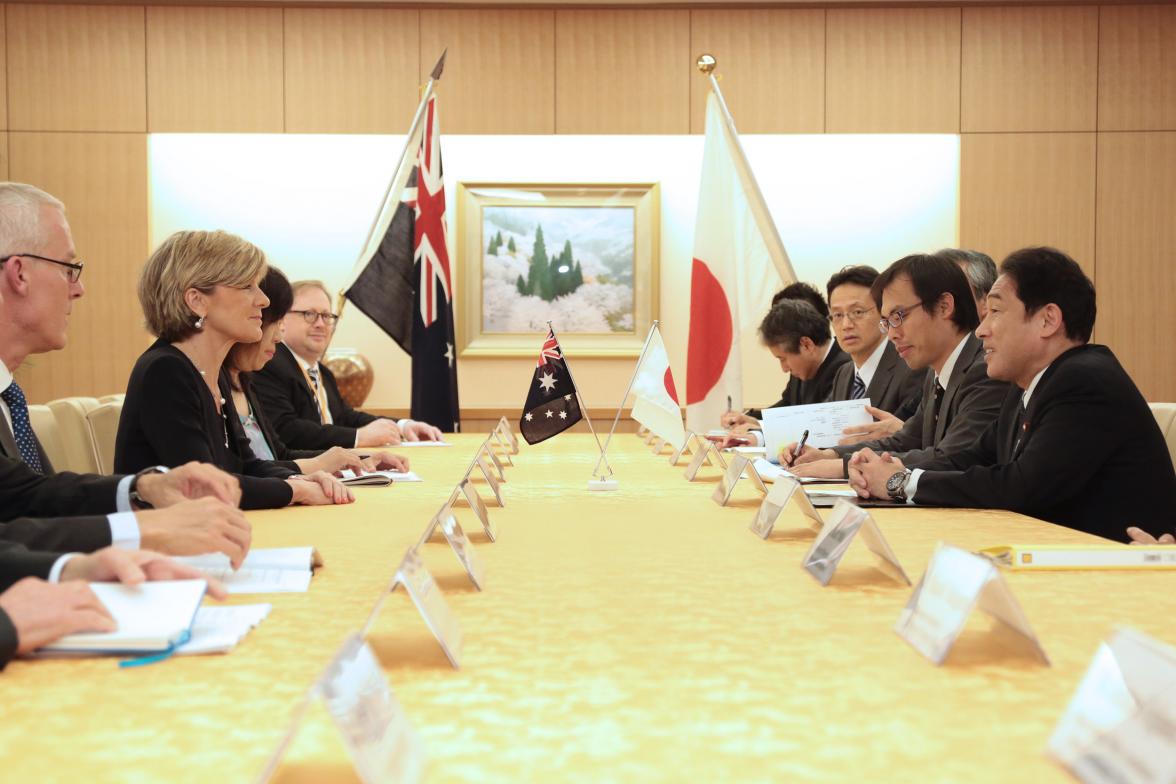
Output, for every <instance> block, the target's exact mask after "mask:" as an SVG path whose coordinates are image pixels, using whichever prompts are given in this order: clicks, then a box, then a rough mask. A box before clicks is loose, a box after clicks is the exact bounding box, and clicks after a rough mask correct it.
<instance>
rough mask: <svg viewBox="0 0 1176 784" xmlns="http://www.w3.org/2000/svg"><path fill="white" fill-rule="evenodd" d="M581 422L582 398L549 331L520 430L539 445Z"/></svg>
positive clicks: (529, 439) (524, 408) (520, 422)
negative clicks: (577, 392)
mask: <svg viewBox="0 0 1176 784" xmlns="http://www.w3.org/2000/svg"><path fill="white" fill-rule="evenodd" d="M581 419H583V416H582V415H581V413H580V398H579V395H577V394H576V387H575V385H574V384H572V377H571V375H570V374H569V373H568V368H567V364H566V361H565V360H564V357H563V352H562V351H561V350H560V348H559V341H558V340H556V339H555V332H554V331H553V330H551V329H548V330H547V340H545V341H543V350H542V351H540V352H539V362H538V363H536V365H535V377H534V378H533V379H532V380H531V388H530V389H529V390H527V402H526V403H525V404H524V405H523V417H522V419H520V420H519V430H520V432H522V434H523V438H525V439H526V440H527V443H528V444H538V443H539V442H540V441H546V440H547V439H549V438H551V437H552V436H554V435H558V434H560V433H562V432H563V431H565V430H567V429H568V428H569V427H571V426H572V425H574V424H576V423H577V422H579V421H580V420H581Z"/></svg>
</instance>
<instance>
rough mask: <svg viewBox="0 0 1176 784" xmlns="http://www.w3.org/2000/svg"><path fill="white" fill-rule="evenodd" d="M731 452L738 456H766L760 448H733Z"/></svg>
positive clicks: (762, 448)
mask: <svg viewBox="0 0 1176 784" xmlns="http://www.w3.org/2000/svg"><path fill="white" fill-rule="evenodd" d="M731 451H732V452H735V453H736V454H740V455H763V454H766V452H765V449H764V447H762V446H733V447H731Z"/></svg>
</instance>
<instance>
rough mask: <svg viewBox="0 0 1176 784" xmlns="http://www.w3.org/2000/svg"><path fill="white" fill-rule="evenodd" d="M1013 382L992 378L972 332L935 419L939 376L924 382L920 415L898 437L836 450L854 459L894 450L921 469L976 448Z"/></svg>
mask: <svg viewBox="0 0 1176 784" xmlns="http://www.w3.org/2000/svg"><path fill="white" fill-rule="evenodd" d="M1010 386H1011V385H1010V384H1009V383H1008V382H1005V381H996V380H995V379H991V378H989V377H988V365H987V363H986V362H985V361H984V346H983V344H981V342H980V340H979V338H977V337H976V336H975V335H973V334H969V335H968V338H967V342H965V343H964V348H963V350H962V351H961V352H960V356H959V359H957V360H956V364H955V367H954V368H953V369H952V371H951V378H949V379H948V380H947V389H945V390H944V393H943V402H942V403H941V404H940V414H939V419H938V421H936V418H935V374H934V373H933V372H931V371H930V370H929V371H928V372H927V376H926V378H925V379H924V380H923V400H922V402H920V403H919V408H918V410H916V411H915V415H914V416H912V417H911V418H910V419H908V420H907V421H906V424H905V425H903V426H902V429H901V430H899V431H898V432H897V433H895V434H894V435H892V436H890V437H889V438H883V439H881V440H878V441H864V442H862V443H860V444H852V445H850V446H835V447H833V450H834V451H835V452H836V453H837V454H838V455H840V456H841V457H842V458H845V459H848V458H849V456H850V455H852V454H853V453H854V452H856V451H857V450H859V449H864V448H867V447H868V448H870V449H873V450H874V451H875V452H890V453H891V454H893V455H895V456H896V457H898V458H899V459H900V460H902V462H903V465H905V466H906V467H907V468H919V467H921V466H922V465H923V464H924V463H929V462H931V461H933V460H938V459H941V458H942V457H944V456H945V455H949V454H951V453H953V452H958V451H960V450H963V449H966V448H967V447H970V446H971V445H972V443H973V442H974V441H976V440H977V439H978V438H979V437H980V436H981V434H983V433H984V431H985V430H986V429H987V428H988V426H989V425H991V424H992V422H994V421H995V420H996V418H997V416H998V415H999V414H1000V407H1001V403H1003V402H1004V398H1005V395H1007V394H1008V391H1009V387H1010Z"/></svg>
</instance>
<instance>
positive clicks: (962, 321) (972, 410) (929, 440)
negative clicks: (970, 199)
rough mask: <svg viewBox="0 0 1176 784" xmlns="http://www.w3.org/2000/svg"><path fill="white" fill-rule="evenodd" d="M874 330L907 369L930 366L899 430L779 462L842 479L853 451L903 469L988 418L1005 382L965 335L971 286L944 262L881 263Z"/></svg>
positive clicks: (949, 446) (963, 444) (972, 309)
mask: <svg viewBox="0 0 1176 784" xmlns="http://www.w3.org/2000/svg"><path fill="white" fill-rule="evenodd" d="M870 291H871V294H872V295H873V298H874V302H875V304H876V305H877V306H878V310H879V313H880V314H881V318H880V319H879V320H878V329H879V330H880V331H881V332H882V333H883V334H885V335H886V336H887V338H888V339H889V340H890V341H891V342H892V343H893V344H894V347H895V349H896V350H897V351H898V355H899V356H900V357H902V359H903V361H905V362H906V363H907V365H908V366H909V367H910V368H911V369H912V370H919V369H922V368H930V369H931V372H930V373H928V374H927V376H926V378H925V379H924V381H923V399H922V402H920V404H919V407H918V409H916V411H915V413H914V415H913V416H911V417H910V419H908V420H907V421H906V423H905V424H904V425H903V426H902V428H901V429H900V430H899V431H898V432H897V433H895V434H894V435H892V436H889V437H887V438H883V439H879V440H874V441H864V442H861V443H858V444H853V445H850V446H837V447H833V448H832V449H814V448H813V447H806V448H805V450H804V452H803V453H802V454H801V455H800V457H799V458H796V459H795V461H793V458H792V454H793V450H794V448H795V445H792V444H790V445H788V446H787V447H786V448H785V450H784V452H783V453H782V455H781V458H780V459H781V462H782V463H784V464H792V463H793V462H795V470H796V472H797V473H799V474H801V475H803V476H824V477H844V476H846V465H845V464H846V462H847V461H848V460H849V457H850V456H851V455H852V454H853V453H854V452H856V451H858V450H859V449H863V448H870V449H872V450H874V451H875V452H889V453H891V454H896V455H899V456H901V459H902V461H903V463H904V464H905V465H907V466H912V467H918V466H919V465H920V464H922V463H923V462H929V461H931V460H934V459H937V458H941V457H943V455H945V454H949V453H951V452H953V451H959V450H962V449H965V448H967V447H968V446H970V445H971V444H972V442H974V441H975V440H976V438H977V437H979V435H980V434H981V433H983V432H984V430H985V429H986V428H987V427H988V426H989V424H991V423H992V422H993V420H995V419H996V417H997V415H998V414H999V413H1000V406H1001V403H1002V402H1003V400H1004V397H1005V395H1006V394H1007V392H1008V388H1009V385H1008V384H1007V383H1006V382H1004V381H998V380H996V379H991V378H989V377H988V372H987V365H986V364H985V362H984V347H983V346H982V345H981V343H980V341H979V339H977V338H976V336H975V335H973V334H972V331H973V330H975V329H976V326H977V325H978V324H979V323H980V318H979V315H978V314H977V312H976V301H975V299H974V298H973V296H972V289H971V285H970V284H969V283H968V279H967V277H966V276H965V275H964V273H963V271H962V270H960V268H959V267H958V266H957V265H956V264H954V263H952V262H951V261H948V260H947V259H943V258H937V257H935V256H928V255H925V254H916V255H912V256H907V257H905V258H902V259H899V260H898V261H896V262H894V263H893V264H891V265H890V266H889V267H887V268H886V269H885V270H884V271H883V272H882V274H880V275H879V276H878V278H877V280H875V281H874V284H873V286H872V287H871V289H870Z"/></svg>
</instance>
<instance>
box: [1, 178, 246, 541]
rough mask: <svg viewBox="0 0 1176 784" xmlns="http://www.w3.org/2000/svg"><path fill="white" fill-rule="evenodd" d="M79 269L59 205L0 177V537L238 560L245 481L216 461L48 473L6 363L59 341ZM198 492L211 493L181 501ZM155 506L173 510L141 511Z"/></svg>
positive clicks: (78, 286)
mask: <svg viewBox="0 0 1176 784" xmlns="http://www.w3.org/2000/svg"><path fill="white" fill-rule="evenodd" d="M82 266H83V265H82V263H81V262H80V261H78V260H77V253H76V251H75V249H74V243H73V236H72V234H71V232H70V228H69V223H68V221H67V220H66V218H65V208H64V206H63V205H62V204H61V202H60V201H58V200H57V199H55V198H54V197H52V196H50V195H49V194H47V193H45V192H44V191H41V190H39V189H37V188H34V187H32V186H31V185H24V184H22V183H11V182H9V183H0V540H6V541H15V542H21V543H23V544H25V545H27V546H29V547H33V548H38V549H61V548H68V549H71V550H84V551H89V550H95V549H98V548H100V547H104V546H107V545H111V544H117V545H119V546H121V547H125V548H129V549H134V548H138V547H140V546H147V547H151V548H153V549H158V550H163V551H166V552H170V553H173V554H176V555H182V554H195V553H203V552H214V551H223V552H226V553H227V554H229V555H230V557H231V558H233V559H235V560H237V561H239V560H240V559H241V558H243V557H244V553H245V552H247V551H248V548H249V524H248V522H247V521H246V520H245V518H244V517H243V516H242V515H241V513H240V511H239V510H238V509H237V508H236V505H237V500H238V498H239V496H240V489H239V487H238V486H237V482H236V480H235V479H233V478H232V477H230V476H228V475H227V474H225V473H223V472H221V471H218V470H217V469H215V468H213V467H212V466H201V465H197V464H192V465H189V466H183V467H181V468H179V469H177V470H176V471H173V472H170V473H163V472H160V471H157V470H155V469H152V470H150V471H148V472H144V473H142V474H140V475H133V476H116V477H98V476H79V475H77V474H68V473H66V474H55V473H54V471H53V466H52V465H50V463H49V459H48V457H46V455H45V451H44V449H42V448H41V444H40V442H39V441H38V440H37V437H36V434H35V433H34V432H33V429H32V426H31V425H30V423H29V413H28V402H27V401H26V400H25V396H24V392H23V391H22V390H21V388H20V386H19V385H18V384H17V383H16V381H15V380H14V379H13V376H12V371H13V370H15V369H16V368H18V367H20V365H21V364H22V363H23V362H24V361H25V360H26V359H27V358H28V357H29V356H32V355H34V354H42V353H45V352H49V351H56V350H59V349H62V348H64V347H65V344H66V332H67V327H68V322H69V313H70V311H71V309H72V307H73V303H74V300H76V299H78V298H80V297H81V296H82V295H83V294H84V293H85V288H84V286H83V285H82V283H81V274H82ZM202 496H211V497H210V498H205V499H202V500H200V501H190V500H188V499H195V498H200V497H202ZM216 499H219V500H216ZM152 506H168V507H170V508H169V509H168V510H167V511H166V512H164V511H147V510H149V509H150V507H152ZM78 515H83V516H84V517H78ZM17 518H22V519H19V520H18V519H17ZM45 518H49V519H45Z"/></svg>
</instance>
